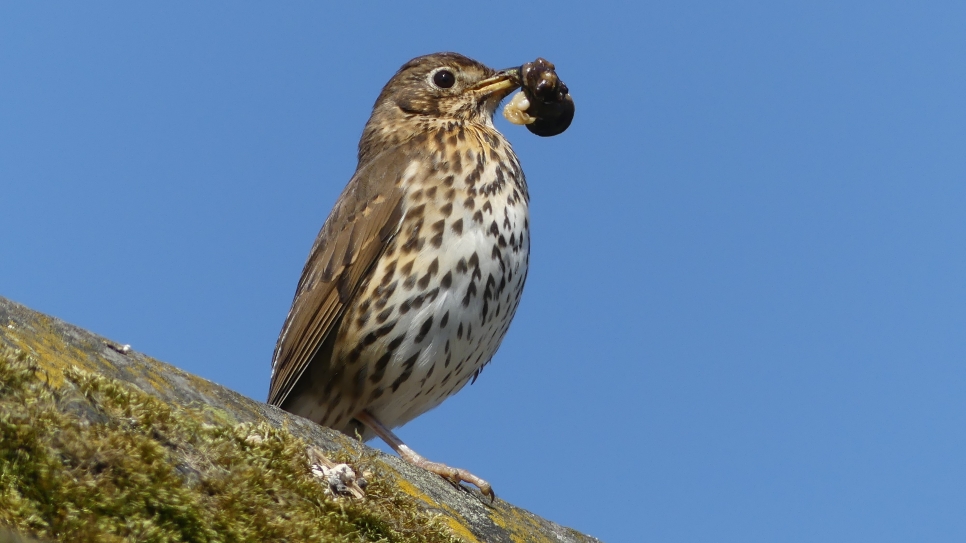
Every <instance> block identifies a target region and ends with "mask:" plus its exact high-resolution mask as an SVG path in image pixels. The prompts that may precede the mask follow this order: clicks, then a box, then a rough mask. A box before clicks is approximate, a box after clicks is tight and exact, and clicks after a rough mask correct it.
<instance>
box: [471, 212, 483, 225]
mask: <svg viewBox="0 0 966 543" xmlns="http://www.w3.org/2000/svg"><path fill="white" fill-rule="evenodd" d="M473 222H475V223H477V224H483V212H482V211H480V210H476V213H473Z"/></svg>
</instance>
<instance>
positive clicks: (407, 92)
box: [360, 53, 520, 158]
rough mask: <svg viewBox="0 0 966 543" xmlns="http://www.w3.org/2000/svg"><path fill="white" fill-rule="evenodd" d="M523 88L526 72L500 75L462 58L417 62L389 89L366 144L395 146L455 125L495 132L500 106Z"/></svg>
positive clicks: (452, 55) (450, 56) (368, 130)
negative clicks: (428, 131) (495, 115)
mask: <svg viewBox="0 0 966 543" xmlns="http://www.w3.org/2000/svg"><path fill="white" fill-rule="evenodd" d="M519 86H520V70H519V68H512V69H509V70H503V71H496V70H493V69H492V68H488V67H487V66H484V65H483V64H481V63H479V62H477V61H475V60H473V59H470V58H467V57H464V56H463V55H460V54H458V53H434V54H432V55H425V56H421V57H416V58H414V59H412V60H410V61H409V62H407V63H406V64H404V65H403V66H402V68H400V69H399V71H398V72H396V75H394V76H393V77H392V79H390V80H389V82H388V83H386V86H385V87H383V89H382V92H381V93H380V94H379V98H377V99H376V104H375V106H374V107H373V109H372V117H370V119H369V122H368V123H367V124H366V129H365V132H364V133H363V140H362V142H360V158H361V155H362V154H363V151H364V150H363V148H362V147H363V145H365V144H366V143H367V142H368V143H369V144H370V145H371V144H374V143H376V141H382V142H383V143H389V142H391V141H402V140H405V139H406V136H407V133H408V134H409V135H410V136H411V135H412V134H413V133H416V132H418V131H420V130H424V129H426V128H430V127H438V126H441V125H445V124H447V123H451V122H458V123H478V124H481V125H484V126H492V124H493V113H494V112H495V111H496V108H497V107H498V106H499V105H500V101H502V100H503V99H504V98H506V97H507V96H508V95H509V94H510V93H511V92H513V91H514V89H516V88H517V87H519Z"/></svg>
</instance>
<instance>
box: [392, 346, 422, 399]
mask: <svg viewBox="0 0 966 543" xmlns="http://www.w3.org/2000/svg"><path fill="white" fill-rule="evenodd" d="M418 358H419V351H416V354H414V355H412V356H411V357H409V358H407V359H406V361H405V362H403V372H402V374H401V375H400V376H399V377H397V378H396V380H395V381H393V382H392V391H393V392H396V390H398V389H399V385H401V384H403V383H405V382H406V380H408V379H409V376H410V375H412V374H413V366H414V365H415V364H416V359H418Z"/></svg>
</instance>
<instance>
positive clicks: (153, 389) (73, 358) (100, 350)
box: [0, 297, 599, 543]
mask: <svg viewBox="0 0 966 543" xmlns="http://www.w3.org/2000/svg"><path fill="white" fill-rule="evenodd" d="M0 346H7V347H9V348H12V349H17V350H19V351H22V352H24V353H26V354H27V355H28V356H30V357H32V358H33V359H34V360H35V361H36V362H37V363H38V364H39V365H40V366H41V367H42V368H43V370H45V371H46V373H47V379H48V381H49V383H51V385H53V386H55V387H57V386H61V385H63V383H64V382H65V373H66V372H69V371H71V369H72V368H79V369H81V370H86V371H89V372H93V373H96V374H98V375H102V376H104V377H108V378H111V379H115V380H117V381H120V382H123V383H128V384H130V385H134V386H135V387H137V388H138V389H140V390H142V391H144V392H146V393H148V394H150V395H152V396H154V397H156V398H159V399H161V400H162V401H164V402H166V403H168V404H171V405H176V406H182V407H188V408H192V409H196V410H199V409H200V410H201V411H203V412H204V413H205V414H206V415H207V416H208V417H210V420H211V421H212V422H218V423H227V424H241V423H254V424H258V423H268V424H270V425H271V426H274V427H276V428H279V429H284V430H286V431H288V432H290V433H291V434H292V435H294V436H295V437H297V438H300V439H302V440H303V441H304V442H306V443H308V444H310V445H314V446H316V447H318V448H319V449H321V450H323V451H328V452H332V453H333V454H343V455H348V456H349V457H352V458H358V457H361V456H367V457H376V458H377V459H378V460H379V461H380V462H381V463H382V464H384V465H385V466H387V467H388V468H389V471H391V472H392V473H393V475H394V476H396V480H395V484H396V485H398V487H399V488H400V489H402V490H403V491H404V492H405V493H407V494H409V495H410V496H412V497H413V498H415V499H416V500H418V501H419V502H420V503H421V506H422V507H423V508H424V509H425V510H426V511H428V512H432V513H436V514H439V515H441V517H442V519H443V521H444V522H445V523H446V524H447V525H448V526H449V527H450V528H451V529H452V530H453V532H454V533H455V534H456V535H457V536H459V537H461V538H462V539H464V540H466V541H470V542H477V541H479V542H482V541H485V542H493V543H501V542H507V543H511V542H512V543H521V542H530V541H533V542H558V543H594V542H597V543H599V540H597V539H595V538H593V537H590V536H587V535H584V534H581V533H579V532H577V531H575V530H571V529H569V528H565V527H563V526H560V525H558V524H556V523H553V522H550V521H548V520H546V519H543V518H540V517H537V516H536V515H533V514H532V513H530V512H528V511H525V510H522V509H519V508H517V507H514V506H513V505H511V504H508V503H506V502H504V501H502V500H500V499H497V500H496V501H495V503H493V504H492V505H491V504H490V503H489V501H488V500H487V499H485V498H484V497H483V496H481V495H480V494H479V492H478V491H476V490H475V489H473V490H471V489H469V488H467V487H459V488H457V487H454V486H453V485H451V484H449V483H448V482H446V481H444V480H443V479H442V478H440V477H438V476H436V475H434V474H431V473H428V472H426V471H424V470H420V469H418V468H415V467H413V466H410V465H409V464H406V463H405V462H403V461H401V460H399V459H398V458H397V457H395V456H392V455H387V454H384V453H382V452H380V451H377V450H375V449H372V448H370V447H367V446H365V445H363V444H361V443H359V442H358V441H356V440H352V439H349V438H347V437H346V436H345V435H343V434H340V433H338V432H335V431H333V430H331V429H328V428H324V427H321V426H318V425H316V424H313V423H311V422H309V421H307V420H305V419H302V418H300V417H296V416H293V415H291V414H289V413H287V412H284V411H281V410H280V409H277V408H275V407H272V406H269V405H267V404H265V403H262V402H257V401H254V400H252V399H250V398H247V397H245V396H242V395H241V394H238V393H237V392H234V391H231V390H229V389H227V388H225V387H222V386H220V385H218V384H215V383H212V382H211V381H208V380H206V379H202V378H201V377H198V376H195V375H192V374H189V373H187V372H184V371H182V370H180V369H178V368H176V367H174V366H171V365H169V364H166V363H164V362H160V361H158V360H155V359H153V358H151V357H148V356H146V355H144V354H141V353H138V352H136V351H133V350H125V349H124V347H123V346H122V345H119V344H117V343H114V342H112V341H110V340H108V339H105V338H103V337H100V336H97V335H95V334H92V333H90V332H88V331H86V330H83V329H81V328H78V327H76V326H73V325H71V324H68V323H65V322H64V321H61V320H59V319H56V318H53V317H49V316H46V315H43V314H41V313H37V312H35V311H33V310H31V309H29V308H27V307H25V306H23V305H20V304H17V303H16V302H12V301H10V300H8V299H6V298H3V297H0Z"/></svg>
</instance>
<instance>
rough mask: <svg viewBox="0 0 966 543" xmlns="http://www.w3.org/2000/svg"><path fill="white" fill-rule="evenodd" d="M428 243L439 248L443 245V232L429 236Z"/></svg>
mask: <svg viewBox="0 0 966 543" xmlns="http://www.w3.org/2000/svg"><path fill="white" fill-rule="evenodd" d="M429 244H430V245H432V246H433V247H435V248H437V249H439V248H440V247H442V246H443V233H442V232H440V233H439V234H436V235H435V236H433V237H431V238H429Z"/></svg>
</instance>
